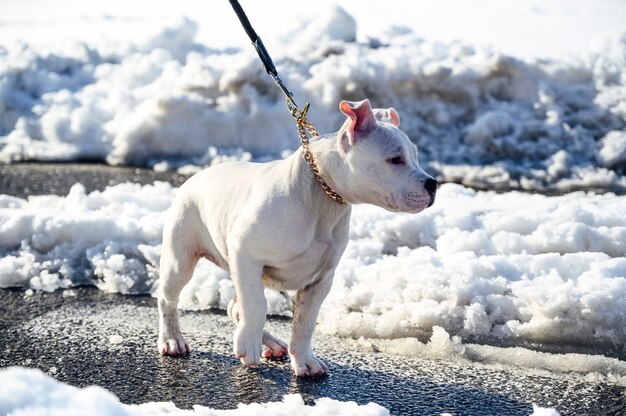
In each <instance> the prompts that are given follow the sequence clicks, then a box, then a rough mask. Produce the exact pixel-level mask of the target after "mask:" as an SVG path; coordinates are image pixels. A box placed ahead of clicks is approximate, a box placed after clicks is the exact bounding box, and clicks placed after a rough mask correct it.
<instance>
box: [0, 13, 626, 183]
mask: <svg viewBox="0 0 626 416" xmlns="http://www.w3.org/2000/svg"><path fill="white" fill-rule="evenodd" d="M403 7H404V6H403ZM459 7H461V5H459ZM356 13H357V14H358V15H359V18H360V19H366V17H365V16H362V15H361V14H360V12H356ZM541 13H546V12H545V11H541ZM229 17H232V16H229ZM366 21H368V22H369V20H366ZM360 27H361V26H360V25H359V21H358V20H357V19H355V18H353V17H352V16H351V15H350V14H348V13H347V12H346V11H345V10H343V9H341V8H339V7H323V8H319V10H317V11H316V12H315V13H314V14H313V15H312V17H310V18H309V19H308V20H304V21H303V22H302V23H301V24H298V25H295V24H291V25H285V28H284V29H282V30H283V32H278V33H273V36H274V38H273V42H272V46H273V51H274V53H273V56H274V58H275V60H276V64H277V65H278V67H279V69H280V73H281V75H282V76H283V78H284V80H285V81H286V83H287V84H288V85H289V86H290V88H291V89H292V90H293V92H294V94H295V96H296V97H297V98H298V101H299V102H306V101H309V102H311V103H312V110H311V112H310V116H311V120H312V121H313V122H314V124H315V125H316V126H317V127H318V129H319V130H320V131H321V132H332V131H334V130H336V129H337V128H338V127H339V125H340V123H341V120H342V117H343V116H342V115H341V114H340V112H339V111H338V109H337V106H338V103H339V101H340V100H341V99H355V100H356V99H362V98H365V97H368V98H370V100H371V101H372V103H373V104H374V105H375V106H376V107H390V106H393V107H395V108H396V109H397V110H398V111H399V113H400V116H401V119H402V125H401V127H402V128H403V129H404V130H405V131H406V132H407V133H408V134H409V136H410V137H411V138H412V140H413V141H415V142H416V143H417V144H418V145H419V146H420V149H421V158H422V162H423V165H424V166H425V168H426V170H428V171H430V172H432V173H433V174H436V175H437V176H438V178H439V179H444V180H448V181H454V182H460V183H464V184H467V185H472V186H478V187H481V188H490V189H493V188H499V189H508V188H511V187H513V188H523V189H532V190H551V191H571V190H575V189H596V190H600V189H602V190H607V189H608V190H614V191H624V190H626V178H625V177H624V173H625V171H624V166H625V165H626V145H625V144H624V143H625V142H624V131H625V130H626V107H624V102H626V87H625V86H624V82H625V81H624V79H626V78H625V77H626V70H625V69H624V68H626V66H625V65H624V64H625V61H624V56H625V55H624V50H626V35H621V34H614V35H612V36H607V37H606V38H605V40H604V41H602V42H600V41H598V42H596V46H594V47H593V48H591V49H585V50H581V51H580V54H579V55H578V56H576V57H573V56H570V57H564V58H558V59H557V58H550V59H544V60H538V59H531V58H525V59H521V58H519V57H517V56H511V55H507V54H506V51H504V52H503V51H498V50H495V49H489V48H484V47H481V46H478V45H474V44H468V43H463V42H460V41H453V40H449V41H446V42H438V41H434V40H429V39H423V38H421V37H420V35H418V33H416V32H413V31H412V29H411V28H406V27H405V28H398V27H395V28H387V30H386V31H382V32H380V34H379V35H378V37H376V38H370V39H368V40H367V41H364V40H363V39H362V38H361V40H359V39H360V38H359V36H358V33H359V31H360V30H362V29H360ZM201 30H202V28H201V27H200V25H199V24H198V23H196V22H195V21H193V20H190V19H188V18H183V17H172V19H171V21H170V22H169V25H167V26H166V27H164V28H161V30H160V31H158V32H154V31H152V32H149V33H151V34H142V36H139V37H135V38H134V40H133V41H129V40H120V39H118V40H116V41H115V42H113V41H111V43H109V44H107V43H106V42H104V43H103V42H102V41H99V42H96V41H95V40H85V41H77V40H74V41H69V42H65V43H62V44H53V45H46V46H42V45H39V44H36V43H32V44H30V43H28V42H26V43H23V42H22V43H18V42H11V41H7V42H3V43H2V44H0V56H1V57H2V59H0V62H1V63H0V110H1V114H2V116H1V117H0V160H2V161H5V162H16V161H23V160H76V159H85V158H87V159H99V160H103V161H106V162H107V163H110V164H114V165H119V164H140V165H148V166H154V167H155V169H159V170H163V169H169V170H175V169H178V168H181V171H184V172H193V171H195V170H197V169H198V167H199V166H209V165H211V164H215V163H220V162H222V161H224V160H228V159H244V160H247V159H254V160H271V159H277V158H281V157H283V156H284V155H285V154H288V153H290V152H291V151H292V150H293V149H295V148H296V147H297V146H298V141H297V135H296V133H295V129H294V124H293V120H291V117H290V116H289V114H288V113H287V111H286V110H285V108H284V102H283V97H282V96H281V93H280V92H279V90H278V89H277V88H276V87H275V86H274V85H273V82H272V80H271V78H270V77H269V76H268V75H267V74H266V73H265V72H264V70H263V69H262V67H261V65H260V63H259V61H258V57H257V56H256V54H255V52H254V50H253V48H251V47H249V45H248V46H246V47H244V48H221V49H220V48H217V47H215V46H214V45H211V46H209V45H207V44H206V43H203V41H202V40H201V39H199V36H198V32H200V31H201ZM201 38H202V39H205V37H201Z"/></svg>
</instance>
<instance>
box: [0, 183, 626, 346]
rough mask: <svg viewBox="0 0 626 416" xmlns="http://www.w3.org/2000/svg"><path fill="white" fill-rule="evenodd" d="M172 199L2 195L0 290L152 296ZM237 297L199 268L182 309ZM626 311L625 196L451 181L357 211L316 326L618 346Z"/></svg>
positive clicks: (625, 329)
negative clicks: (428, 194)
mask: <svg viewBox="0 0 626 416" xmlns="http://www.w3.org/2000/svg"><path fill="white" fill-rule="evenodd" d="M175 192H176V190H175V189H174V188H172V187H171V186H170V185H169V184H164V183H156V184H154V185H146V186H139V185H134V184H122V185H117V186H113V187H109V188H107V189H106V190H105V191H103V192H93V193H91V194H89V195H86V194H85V192H84V188H83V187H82V186H81V185H76V186H74V188H72V190H71V191H70V193H69V195H68V196H66V197H58V196H40V197H30V198H29V199H28V200H22V199H18V198H13V197H8V196H1V197H0V287H14V286H15V287H24V288H31V289H35V290H48V291H51V290H55V289H58V288H67V287H71V286H74V285H80V284H95V285H96V286H98V287H99V288H100V289H102V290H105V291H108V292H119V293H124V294H126V293H153V294H154V293H155V290H156V287H157V284H156V282H157V277H158V260H159V253H160V241H161V231H162V224H163V216H164V213H165V210H166V208H167V207H168V206H169V204H170V202H171V200H172V199H173V197H174V195H175ZM233 293H234V289H233V285H232V282H231V280H230V279H229V278H228V274H227V273H226V272H224V271H222V270H221V269H218V268H217V267H215V266H213V265H212V264H211V263H209V262H207V261H204V260H201V261H200V263H199V266H198V267H197V268H196V271H195V273H194V277H193V279H192V280H191V282H190V283H189V284H188V285H187V287H185V289H184V290H183V292H182V294H181V307H183V308H186V309H207V308H221V309H226V307H227V305H228V302H229V301H230V299H231V297H232V296H233ZM290 296H291V295H287V296H285V295H284V294H282V293H279V292H276V291H272V290H267V291H266V297H267V298H268V309H269V313H270V314H281V315H290V314H291V305H292V299H291V297H290ZM624 310H626V197H624V196H615V195H612V194H605V195H594V194H587V193H582V192H578V193H572V194H568V195H564V196H558V197H547V196H542V195H530V194H524V193H517V192H511V193H507V194H496V193H493V192H477V191H473V190H470V189H467V188H464V187H462V186H460V185H452V184H447V185H443V186H441V188H440V190H439V193H438V199H437V203H436V204H435V205H434V206H433V207H431V208H429V209H428V210H426V211H424V212H423V213H420V214H418V215H410V214H394V213H389V212H387V211H384V210H382V209H380V208H376V207H372V206H355V207H354V209H353V215H352V223H351V234H350V241H349V243H348V247H347V249H346V252H345V253H344V256H343V257H342V260H341V262H340V264H339V266H338V268H337V272H336V276H335V282H334V285H333V289H332V290H331V292H330V295H329V297H328V299H327V300H326V302H325V304H324V307H323V308H322V311H321V315H320V321H319V328H320V329H321V330H322V331H324V332H326V333H328V334H335V335H340V336H347V337H354V338H359V337H368V338H381V339H393V338H404V337H412V338H420V339H425V338H428V337H430V335H431V333H432V331H435V335H437V334H439V335H441V336H439V335H438V336H437V337H435V338H433V339H434V341H431V342H436V341H437V340H439V339H440V340H441V342H440V344H441V345H443V344H446V345H447V346H446V348H445V349H446V351H447V350H450V351H451V352H453V351H456V350H458V348H462V345H460V344H459V342H458V341H457V342H456V343H455V341H454V336H461V337H463V338H464V339H467V338H469V339H476V340H480V339H486V338H488V339H491V338H500V339H508V340H530V341H540V342H545V343H561V342H569V343H576V344H589V345H598V344H613V345H616V346H623V342H624V341H623V340H624V339H626V316H625V315H624V312H623V311H624ZM436 327H440V328H441V331H443V332H441V333H439V332H437V330H436ZM442 334H443V335H445V337H444V336H443V335H442ZM448 334H451V335H453V339H452V340H449V339H448V338H446V337H449V336H448ZM444 338H446V339H444ZM437 342H438V341H437ZM450 342H452V344H449V343H450Z"/></svg>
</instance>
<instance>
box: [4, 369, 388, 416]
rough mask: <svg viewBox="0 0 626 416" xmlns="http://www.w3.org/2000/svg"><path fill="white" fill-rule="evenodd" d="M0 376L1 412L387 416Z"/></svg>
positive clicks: (19, 372)
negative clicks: (197, 400) (217, 405)
mask: <svg viewBox="0 0 626 416" xmlns="http://www.w3.org/2000/svg"><path fill="white" fill-rule="evenodd" d="M0 377H1V378H2V380H3V383H2V384H1V385H0V414H3V415H6V414H10V415H12V416H27V415H28V416H30V415H41V416H44V415H93V416H141V415H144V416H160V415H169V416H192V415H214V416H219V415H230V416H237V415H246V416H247V415H254V416H281V415H285V416H291V415H295V414H297V415H311V416H313V415H355V416H358V415H362V416H385V415H389V411H388V410H387V409H385V408H384V407H382V406H380V405H378V404H376V403H368V404H365V405H359V404H357V403H355V402H350V401H345V402H344V401H339V400H333V399H330V398H327V397H322V398H319V399H317V400H315V405H314V406H309V405H306V404H305V403H304V400H303V399H302V396H300V395H299V394H288V395H286V396H285V397H284V398H283V400H282V401H281V402H270V403H252V404H240V405H239V406H238V407H237V409H233V410H216V409H210V408H208V407H204V406H199V405H195V406H194V407H193V410H182V409H178V408H177V407H176V406H175V405H174V403H172V402H168V403H165V402H161V403H158V402H149V403H144V404H140V405H126V404H123V403H120V401H119V399H118V398H117V397H116V396H115V395H114V394H113V393H111V392H110V391H108V390H106V389H104V388H102V387H98V386H89V387H85V388H77V387H73V386H70V385H68V384H64V383H62V382H60V381H56V380H55V379H53V378H51V377H49V376H47V375H45V374H44V373H43V372H41V371H40V370H37V369H30V368H25V367H9V368H4V369H0Z"/></svg>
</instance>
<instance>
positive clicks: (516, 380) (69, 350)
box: [0, 164, 626, 415]
mask: <svg viewBox="0 0 626 416" xmlns="http://www.w3.org/2000/svg"><path fill="white" fill-rule="evenodd" d="M126 180H132V181H136V182H140V183H150V182H152V181H154V180H168V181H170V182H171V183H173V184H175V185H177V184H180V183H181V182H180V181H184V177H182V176H181V175H175V174H167V173H165V174H159V173H155V172H153V171H145V170H142V169H134V168H110V167H107V166H105V165H96V166H95V167H94V166H92V165H79V164H63V165H49V164H28V165H10V166H0V194H3V193H4V194H12V195H16V196H24V195H28V194H35V193H59V194H64V193H66V192H67V190H69V187H71V185H72V184H73V183H74V182H75V181H80V182H83V183H84V184H85V186H86V188H87V190H88V191H90V190H94V189H102V188H103V187H104V186H106V185H108V184H112V183H119V182H124V181H126ZM26 188H27V189H26ZM181 325H182V329H183V332H184V334H185V335H186V338H187V341H188V342H189V343H190V345H191V347H192V353H191V355H190V356H189V357H187V358H168V357H161V356H160V355H159V354H158V353H157V351H156V337H157V311H156V303H155V300H154V299H152V298H151V297H149V296H136V295H135V296H123V295H119V294H108V293H104V292H102V291H99V290H98V289H96V288H93V287H80V288H74V289H72V290H67V291H57V292H54V293H45V292H35V293H34V294H32V295H30V296H28V295H27V294H26V293H25V292H23V291H21V290H0V367H7V366H13V365H21V366H28V367H36V368H40V369H42V370H43V371H45V372H47V373H48V374H50V375H51V376H53V377H55V378H56V379H58V380H61V381H63V382H66V383H69V384H72V385H76V386H81V387H82V386H87V385H93V384H96V385H99V386H102V387H104V388H106V389H108V390H110V391H112V392H113V393H115V394H116V395H117V396H118V397H119V398H120V400H121V401H122V402H123V403H129V404H130V403H135V404H138V403H145V402H149V401H159V402H160V401H172V402H174V403H175V404H176V405H177V406H178V407H180V408H186V409H188V408H191V407H192V406H193V405H196V404H198V405H203V406H209V407H212V408H217V409H230V408H235V407H236V406H237V404H238V403H240V402H243V403H252V402H267V401H279V400H281V399H282V397H283V396H284V395H285V394H290V393H299V394H301V395H302V396H303V398H304V399H305V401H307V402H308V403H313V401H314V400H315V399H316V398H319V397H330V398H333V399H337V400H351V401H356V402H357V403H360V404H365V403H368V402H372V401H373V402H376V403H378V404H380V405H382V406H384V407H386V408H388V409H389V410H390V411H391V413H392V414H394V415H439V414H441V413H443V412H448V413H451V414H453V415H528V414H530V413H532V403H536V404H538V405H541V406H544V407H556V408H557V409H558V410H559V411H560V412H561V414H562V415H624V414H626V388H624V387H622V386H621V385H619V384H613V383H610V382H598V381H590V380H585V379H584V377H583V376H581V375H579V374H570V373H560V372H551V371H546V370H533V369H528V368H524V367H518V366H510V365H502V364H498V365H491V364H483V363H480V362H476V361H471V360H467V359H463V358H453V357H450V358H441V359H434V358H423V357H416V356H400V355H392V354H387V353H383V352H376V351H373V350H371V349H367V348H355V343H354V342H350V341H349V340H344V339H341V338H337V337H330V336H325V335H323V334H319V333H318V334H316V336H315V345H314V349H315V351H316V353H317V354H318V356H319V357H320V358H322V359H323V360H324V361H325V362H326V363H327V364H328V366H329V368H330V372H331V374H330V376H328V377H319V378H311V379H298V378H296V377H294V376H293V375H292V373H291V370H290V369H289V363H288V361H265V362H263V363H262V366H261V367H260V368H259V369H247V368H244V367H243V366H241V365H240V363H239V361H238V360H237V359H236V358H235V357H234V356H233V354H232V333H233V330H234V326H233V324H232V323H231V322H230V320H229V319H228V318H227V317H226V315H225V314H224V313H223V312H222V311H217V310H208V311H197V312H184V311H183V312H182V315H181ZM268 326H269V329H270V331H271V332H272V333H273V334H274V335H277V336H279V337H280V338H282V339H288V338H289V329H290V320H288V319H284V318H276V317H270V318H269V320H268ZM113 335H119V336H120V337H121V339H122V341H121V343H115V342H111V336H113ZM113 340H114V341H115V338H113ZM620 355H621V354H620Z"/></svg>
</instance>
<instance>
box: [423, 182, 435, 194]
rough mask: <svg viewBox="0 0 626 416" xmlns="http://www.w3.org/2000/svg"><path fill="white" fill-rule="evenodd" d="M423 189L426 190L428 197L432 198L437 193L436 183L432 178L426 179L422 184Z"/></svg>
mask: <svg viewBox="0 0 626 416" xmlns="http://www.w3.org/2000/svg"><path fill="white" fill-rule="evenodd" d="M424 189H426V191H427V192H428V195H430V196H431V197H432V196H433V195H435V192H436V191H437V181H436V180H434V179H433V178H428V179H426V182H424Z"/></svg>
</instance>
